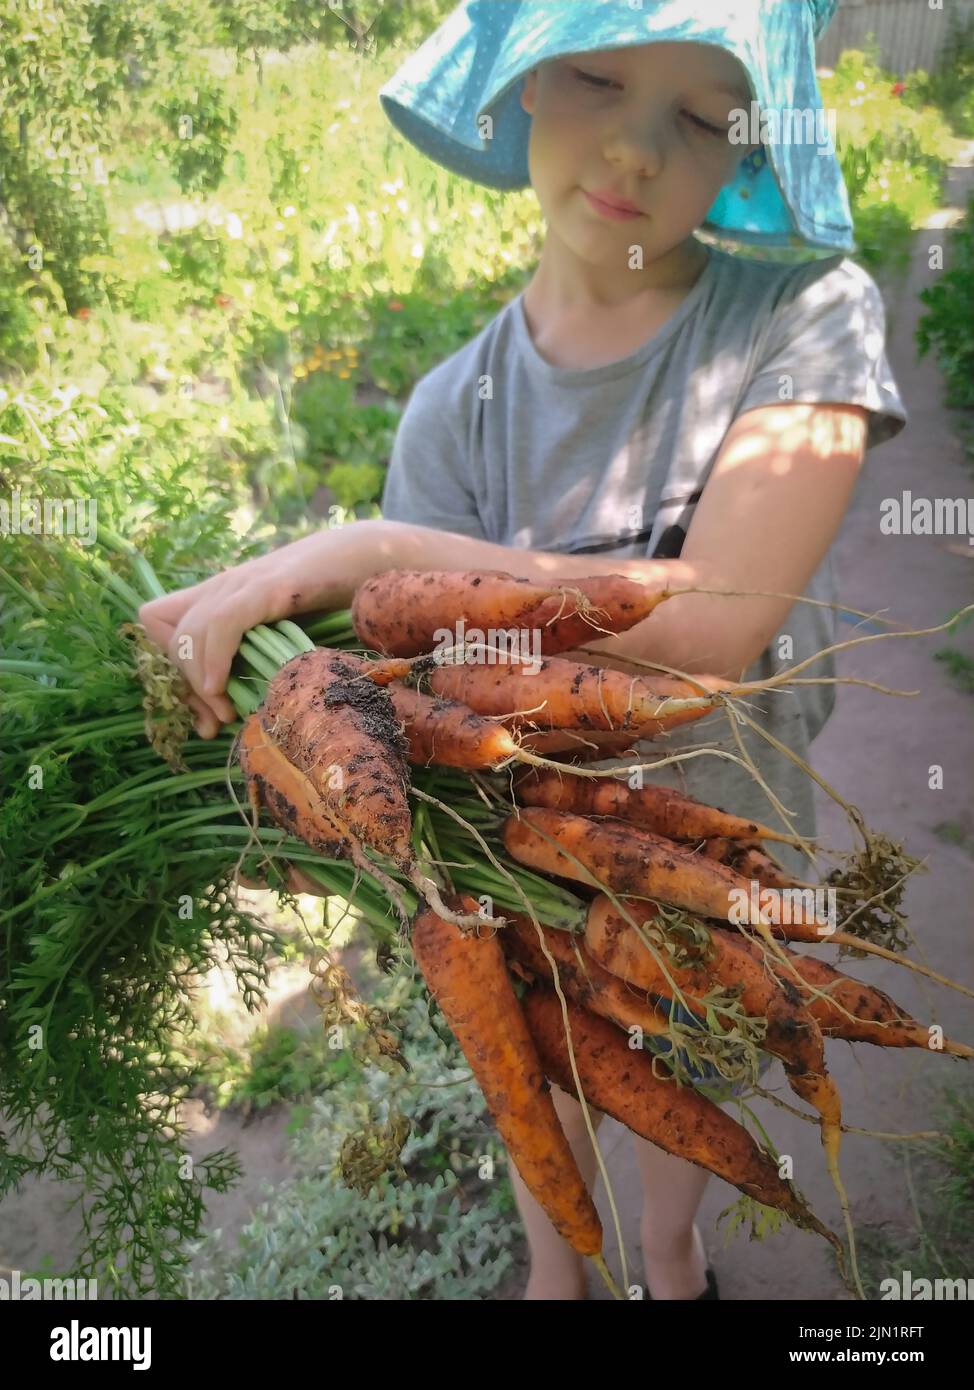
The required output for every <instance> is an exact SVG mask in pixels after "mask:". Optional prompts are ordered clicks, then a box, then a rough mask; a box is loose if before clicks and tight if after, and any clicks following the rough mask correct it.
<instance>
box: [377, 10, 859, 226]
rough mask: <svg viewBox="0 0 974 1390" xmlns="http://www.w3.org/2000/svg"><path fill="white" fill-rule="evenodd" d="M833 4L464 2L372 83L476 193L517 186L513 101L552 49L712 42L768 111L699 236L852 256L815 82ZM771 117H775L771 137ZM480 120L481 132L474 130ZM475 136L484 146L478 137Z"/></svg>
mask: <svg viewBox="0 0 974 1390" xmlns="http://www.w3.org/2000/svg"><path fill="white" fill-rule="evenodd" d="M837 3H838V0H465V3H464V4H461V5H459V6H458V7H457V9H456V10H454V11H453V13H452V14H451V15H450V16H449V18H448V19H447V20H446V21H445V22H444V23H443V24H441V25H440V27H439V28H438V29H437V30H435V32H434V33H433V34H431V35H430V37H429V38H428V39H427V40H426V41H425V42H424V43H423V44H422V45H421V47H420V48H418V49H417V50H416V52H415V53H414V54H412V55H411V57H410V58H409V59H408V60H407V61H406V62H405V63H404V64H403V65H402V67H400V68H399V69H398V71H397V72H396V73H395V74H394V75H393V76H392V78H391V79H390V80H389V81H388V82H387V83H386V84H385V86H384V87H383V88H382V89H381V91H380V92H379V100H380V101H381V103H382V107H383V110H384V111H385V113H386V115H387V116H388V117H389V119H390V121H392V123H393V125H394V126H396V128H397V129H398V130H399V131H401V132H402V134H403V135H405V136H406V138H407V139H408V140H409V141H410V142H411V143H412V144H414V145H415V146H417V148H418V149H420V150H422V152H423V153H424V154H426V155H428V156H429V158H430V159H432V160H434V161H435V162H436V163H437V164H441V165H443V166H444V167H445V168H447V169H450V170H452V171H453V172H454V173H456V174H460V175H462V177H464V178H467V179H471V180H472V181H473V182H474V183H480V184H484V185H486V186H487V187H489V188H501V189H518V188H526V187H528V186H529V185H530V182H531V180H530V175H529V173H528V140H529V135H530V130H531V116H530V115H529V113H528V112H526V111H525V110H524V108H523V107H522V106H521V101H520V97H521V91H522V88H523V81H524V78H525V77H526V75H527V74H528V73H529V72H530V71H531V69H532V68H535V67H537V66H538V65H539V64H541V63H545V62H549V61H550V60H552V59H555V58H560V57H563V56H565V55H566V54H577V53H586V52H588V53H591V52H595V51H596V50H599V49H612V48H625V47H629V46H632V45H634V44H645V43H705V44H715V45H717V46H719V47H720V48H724V49H726V50H727V51H728V52H729V53H731V54H733V56H734V57H735V58H737V59H738V60H739V62H740V63H741V64H742V66H743V68H744V70H745V72H746V74H747V76H748V79H749V84H750V88H751V97H752V101H753V102H756V103H757V110H758V111H759V112H760V113H769V124H768V126H767V127H766V128H765V129H764V130H763V131H762V133H761V137H760V138H761V140H762V143H761V144H759V145H758V148H757V149H756V150H754V151H753V152H752V153H751V154H749V155H747V156H745V157H742V159H741V162H740V164H739V165H738V168H737V172H736V176H735V177H734V179H733V180H732V181H731V182H730V183H728V184H726V185H725V186H724V187H723V188H722V189H721V190H720V193H719V194H718V196H717V198H716V200H715V201H714V203H713V205H712V206H711V208H710V209H709V211H708V213H707V216H706V218H705V219H704V223H703V226H704V229H709V230H711V231H713V232H715V233H717V234H718V235H720V236H724V237H727V238H730V239H731V240H738V241H743V242H747V243H751V244H752V245H755V246H794V245H798V246H802V245H804V246H811V247H816V248H824V249H826V250H828V251H832V252H836V251H854V250H855V249H856V243H855V241H854V239H853V235H852V217H851V214H850V211H849V198H848V194H847V192H846V187H845V183H844V181H843V178H842V170H841V168H840V166H839V162H838V159H837V158H836V155H835V150H834V147H833V145H832V141H831V138H830V137H829V135H828V132H827V127H826V124H825V113H824V111H823V108H822V98H821V94H820V92H819V89H818V82H817V80H816V77H815V40H816V39H817V38H818V36H819V35H820V34H821V33H822V32H823V30H824V29H825V27H826V25H827V24H828V22H829V20H830V19H831V18H832V15H833V14H834V13H835V8H836V5H837ZM775 113H782V114H780V115H778V116H777V122H778V129H777V131H776V130H775ZM784 113H801V115H800V116H798V117H797V118H793V117H792V116H790V115H785V114H784ZM748 114H749V115H750V113H748ZM484 116H489V117H490V118H491V123H490V124H487V123H485V124H484V125H481V118H482V117H484ZM808 118H811V119H812V120H813V121H814V124H813V126H812V130H813V131H815V132H817V134H816V135H815V137H814V141H809V140H807V139H804V140H802V139H799V140H798V141H795V142H793V141H791V140H790V139H789V138H788V135H789V134H790V131H789V130H788V129H787V128H786V124H785V123H786V121H791V120H793V119H795V123H796V124H797V126H798V129H799V130H803V129H804V128H805V125H804V123H805V120H806V119H808ZM793 128H794V127H792V129H793ZM483 130H489V131H491V137H492V138H490V139H485V138H483V136H482V133H481V132H482V131H483ZM782 135H783V136H785V138H778V137H780V136H782ZM766 136H767V137H768V138H765V137H766Z"/></svg>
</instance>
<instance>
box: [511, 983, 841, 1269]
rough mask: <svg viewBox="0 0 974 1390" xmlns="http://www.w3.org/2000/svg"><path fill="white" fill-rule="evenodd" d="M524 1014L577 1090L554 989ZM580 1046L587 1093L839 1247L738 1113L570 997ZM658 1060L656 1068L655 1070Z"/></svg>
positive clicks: (536, 994) (535, 992)
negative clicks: (681, 1082)
mask: <svg viewBox="0 0 974 1390" xmlns="http://www.w3.org/2000/svg"><path fill="white" fill-rule="evenodd" d="M522 1007H523V1010H524V1016H525V1018H526V1020H527V1025H528V1028H529V1030H530V1033H531V1036H532V1038H533V1039H534V1043H535V1046H536V1048H537V1051H538V1054H539V1056H540V1058H541V1063H542V1066H543V1067H544V1070H545V1074H546V1075H547V1076H548V1078H549V1079H550V1080H551V1081H553V1082H555V1084H556V1085H558V1086H561V1087H562V1089H563V1090H565V1091H568V1092H569V1093H570V1094H572V1095H577V1091H576V1089H575V1085H574V1079H573V1077H572V1070H571V1066H570V1065H569V1058H568V1047H567V1044H566V1041H565V1030H564V1021H563V1018H562V1012H561V1008H560V1006H559V1002H558V999H557V997H556V995H555V994H554V992H553V991H552V990H550V989H547V988H545V987H543V986H536V987H535V988H533V989H531V990H529V991H528V993H527V994H526V995H525V996H524V999H523V1001H522ZM568 1018H569V1027H570V1030H571V1043H572V1050H573V1052H574V1054H575V1062H576V1066H577V1068H578V1074H579V1079H580V1081H581V1088H582V1093H583V1094H584V1096H585V1099H586V1100H587V1101H588V1102H589V1103H590V1104H591V1105H594V1106H596V1107H597V1109H599V1110H602V1111H604V1113H605V1114H607V1115H611V1116H612V1117H613V1119H616V1120H618V1121H619V1123H620V1124H623V1125H625V1126H626V1127H627V1128H628V1129H630V1130H632V1131H633V1133H634V1134H638V1135H640V1136H641V1137H642V1138H643V1139H648V1140H649V1141H650V1143H652V1144H656V1145H657V1147H658V1148H661V1149H663V1150H664V1151H665V1152H666V1153H670V1154H674V1155H675V1156H676V1157H678V1158H685V1159H688V1160H689V1161H690V1162H691V1163H695V1164H697V1166H698V1167H700V1168H706V1169H707V1170H708V1171H709V1172H711V1173H716V1175H717V1176H718V1177H720V1178H723V1179H724V1180H725V1181H726V1182H729V1183H732V1184H733V1186H734V1187H737V1188H738V1189H739V1190H740V1191H741V1192H745V1193H746V1194H747V1195H748V1196H749V1197H753V1198H754V1199H755V1200H756V1201H758V1202H761V1203H763V1204H764V1205H765V1206H768V1207H775V1208H777V1209H778V1210H779V1211H782V1212H784V1213H785V1214H786V1215H787V1216H788V1217H789V1218H790V1219H791V1220H792V1221H793V1222H794V1223H795V1224H796V1225H797V1226H801V1227H804V1228H805V1229H807V1230H811V1231H816V1232H817V1233H818V1234H819V1235H821V1236H824V1237H825V1239H826V1240H828V1241H829V1242H830V1243H831V1244H833V1245H835V1246H836V1247H837V1248H838V1242H837V1240H836V1237H835V1236H834V1235H833V1234H832V1232H831V1231H829V1230H828V1229H827V1227H825V1226H823V1225H822V1223H821V1222H820V1221H819V1220H818V1218H817V1217H816V1216H815V1215H814V1214H813V1213H812V1212H811V1211H810V1210H809V1208H808V1207H807V1206H806V1204H805V1202H804V1201H803V1199H802V1198H801V1196H800V1195H799V1194H798V1192H797V1191H796V1190H795V1188H794V1187H793V1186H792V1185H791V1183H789V1182H787V1181H785V1180H784V1179H783V1178H781V1177H779V1175H778V1169H777V1165H776V1164H775V1163H774V1161H773V1160H772V1159H771V1158H770V1157H769V1156H768V1154H766V1153H765V1152H764V1151H763V1150H762V1149H760V1148H759V1147H758V1145H757V1144H756V1143H755V1141H754V1140H753V1139H752V1138H751V1136H750V1135H749V1134H748V1132H747V1130H746V1129H744V1127H743V1126H742V1125H739V1124H738V1123H737V1121H736V1120H735V1119H733V1117H732V1116H730V1115H728V1114H726V1113H725V1112H724V1111H723V1110H721V1109H720V1107H719V1106H717V1105H714V1104H713V1102H712V1101H709V1100H708V1099H707V1098H706V1097H705V1096H703V1095H701V1094H700V1092H699V1091H695V1090H694V1089H693V1088H692V1087H689V1086H684V1087H681V1088H679V1089H678V1088H677V1087H676V1085H675V1083H674V1082H673V1080H672V1079H661V1078H660V1076H659V1075H658V1072H659V1071H664V1072H665V1070H666V1067H665V1063H663V1061H662V1059H661V1058H659V1057H657V1058H656V1059H655V1063H654V1060H653V1059H652V1058H651V1057H649V1056H648V1055H647V1054H646V1053H645V1052H636V1051H633V1050H631V1049H630V1047H629V1045H628V1043H627V1041H626V1038H625V1036H624V1034H622V1033H621V1032H620V1031H619V1030H618V1029H617V1028H615V1027H613V1025H612V1024H611V1023H609V1022H607V1020H605V1019H603V1018H598V1017H596V1015H595V1014H592V1013H589V1011H588V1010H587V1009H584V1008H582V1007H580V1006H579V1005H577V1004H574V1003H571V1002H569V1003H568ZM654 1066H655V1069H656V1070H655V1071H654Z"/></svg>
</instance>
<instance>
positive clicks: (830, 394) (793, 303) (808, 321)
mask: <svg viewBox="0 0 974 1390" xmlns="http://www.w3.org/2000/svg"><path fill="white" fill-rule="evenodd" d="M791 288H792V293H791V294H790V296H788V297H787V298H785V299H783V300H782V301H781V303H780V304H779V305H778V306H777V308H776V310H775V312H774V314H773V315H772V318H771V321H770V324H769V326H768V328H767V330H766V332H765V335H764V340H763V342H762V344H761V345H760V347H759V349H758V354H757V360H756V367H755V370H754V373H753V375H752V377H751V380H750V381H749V383H748V385H747V387H746V388H745V392H744V396H743V399H742V401H741V403H740V405H739V406H738V409H737V414H738V415H741V414H743V413H744V411H745V410H753V409H754V408H755V407H756V406H762V405H780V404H782V403H783V402H787V401H809V402H816V401H821V402H823V403H824V402H827V401H833V402H838V403H842V404H849V405H860V406H863V407H864V408H865V409H866V410H868V411H869V417H868V434H867V439H866V448H867V449H871V448H873V447H874V446H875V445H877V444H882V443H884V442H885V441H886V440H887V439H893V438H894V437H895V436H896V435H898V434H899V432H900V430H902V429H903V427H904V426H905V424H906V422H907V419H908V416H907V413H906V408H905V406H904V405H903V401H902V399H901V398H900V393H899V389H898V388H897V385H896V382H895V380H894V378H893V372H892V369H891V368H890V364H889V361H888V359H887V356H886V310H885V307H884V305H883V297H882V295H881V294H880V291H879V287H878V286H877V284H876V282H875V281H874V280H873V279H872V277H871V276H870V275H869V274H868V273H867V272H866V271H865V270H863V269H862V268H861V267H860V266H858V265H856V264H855V263H854V262H852V261H849V260H847V259H845V258H843V259H842V260H841V261H839V262H838V263H837V264H834V265H832V266H831V267H830V268H828V269H824V270H823V269H821V268H820V267H819V266H818V265H817V264H814V263H813V264H812V265H810V266H804V267H802V270H801V272H800V273H799V274H797V275H796V276H795V280H794V282H793V285H792V287H791Z"/></svg>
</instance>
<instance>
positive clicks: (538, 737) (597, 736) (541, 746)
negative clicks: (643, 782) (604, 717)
mask: <svg viewBox="0 0 974 1390" xmlns="http://www.w3.org/2000/svg"><path fill="white" fill-rule="evenodd" d="M513 722H514V724H515V727H517V721H516V720H515V721H513ZM635 741H636V740H635V738H634V737H633V735H632V734H607V733H602V732H599V731H596V732H594V733H582V732H581V731H578V730H572V729H542V730H536V731H534V732H530V731H528V730H526V729H525V730H523V732H522V733H521V737H520V747H521V748H524V749H527V751H528V752H529V753H540V754H543V756H544V757H546V758H552V757H558V756H560V755H561V754H564V755H565V757H566V758H567V757H569V756H572V757H575V758H577V759H578V761H580V762H589V761H591V760H592V759H594V758H611V757H614V756H615V755H616V754H619V753H628V752H629V750H630V749H631V748H632V746H633V744H634V743H635ZM532 770H533V769H532ZM557 775H558V774H557V773H556V774H555V776H557ZM575 780H578V779H575Z"/></svg>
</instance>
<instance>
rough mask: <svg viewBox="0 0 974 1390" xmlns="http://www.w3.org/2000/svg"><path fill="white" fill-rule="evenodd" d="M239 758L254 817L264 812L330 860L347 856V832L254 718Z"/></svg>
mask: <svg viewBox="0 0 974 1390" xmlns="http://www.w3.org/2000/svg"><path fill="white" fill-rule="evenodd" d="M238 757H239V759H240V766H241V768H242V769H243V773H244V776H245V777H246V779H247V794H248V797H249V799H250V804H251V806H252V807H253V810H254V813H255V814H256V813H257V812H258V811H259V810H260V808H261V807H266V809H267V810H268V811H269V812H270V813H271V815H272V816H273V818H274V820H275V821H276V822H277V824H278V825H280V826H281V827H282V828H283V829H284V830H287V831H288V832H289V833H290V834H292V835H297V836H298V837H299V838H300V839H302V840H304V841H305V843H306V844H309V845H310V846H311V848H312V849H315V850H317V851H318V853H319V854H323V855H324V856H325V858H326V859H341V858H344V857H345V856H346V855H347V854H348V851H349V848H350V839H349V833H348V830H347V828H346V827H343V826H341V825H339V824H338V823H337V822H336V821H334V820H332V818H331V816H330V815H329V813H328V810H327V808H326V807H325V805H324V802H323V800H322V797H321V794H320V793H319V791H318V789H317V788H316V787H315V786H314V785H313V784H312V782H311V780H310V778H308V777H307V776H306V775H305V774H304V773H303V772H301V771H300V770H299V769H298V768H296V767H292V766H291V764H290V763H289V762H288V760H287V758H286V757H285V756H284V754H283V753H282V752H281V750H280V748H279V747H278V746H277V744H276V743H275V742H274V740H273V739H272V738H270V736H269V735H268V733H267V731H266V729H265V728H264V726H263V725H262V724H261V722H260V720H259V719H258V717H257V715H256V714H252V715H251V716H250V718H249V719H248V720H247V721H246V723H245V724H244V726H243V729H242V730H241V732H240V740H239V745H238Z"/></svg>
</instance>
